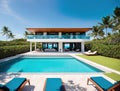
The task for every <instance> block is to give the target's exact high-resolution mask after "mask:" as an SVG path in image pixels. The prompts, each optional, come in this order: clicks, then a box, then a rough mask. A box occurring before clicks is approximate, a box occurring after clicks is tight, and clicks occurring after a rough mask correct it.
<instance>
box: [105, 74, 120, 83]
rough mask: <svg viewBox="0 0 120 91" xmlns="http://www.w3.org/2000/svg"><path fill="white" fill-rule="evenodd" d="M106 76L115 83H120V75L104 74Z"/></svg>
mask: <svg viewBox="0 0 120 91" xmlns="http://www.w3.org/2000/svg"><path fill="white" fill-rule="evenodd" d="M104 74H105V75H106V76H108V77H110V78H112V79H113V80H115V81H120V75H119V74H116V73H104Z"/></svg>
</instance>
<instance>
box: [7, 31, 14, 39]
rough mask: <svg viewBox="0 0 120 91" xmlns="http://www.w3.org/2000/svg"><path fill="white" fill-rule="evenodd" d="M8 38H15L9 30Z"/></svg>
mask: <svg viewBox="0 0 120 91" xmlns="http://www.w3.org/2000/svg"><path fill="white" fill-rule="evenodd" d="M8 38H10V39H14V38H15V35H13V33H12V32H11V31H10V32H9V36H8Z"/></svg>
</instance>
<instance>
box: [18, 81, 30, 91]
mask: <svg viewBox="0 0 120 91" xmlns="http://www.w3.org/2000/svg"><path fill="white" fill-rule="evenodd" d="M27 82H28V84H29V85H30V80H29V79H26V81H25V82H24V83H23V84H22V85H21V86H20V87H19V89H18V91H22V89H23V88H24V86H25V85H26V83H27Z"/></svg>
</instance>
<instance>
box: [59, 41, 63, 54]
mask: <svg viewBox="0 0 120 91" xmlns="http://www.w3.org/2000/svg"><path fill="white" fill-rule="evenodd" d="M58 43H59V52H63V47H62V45H63V43H62V42H58Z"/></svg>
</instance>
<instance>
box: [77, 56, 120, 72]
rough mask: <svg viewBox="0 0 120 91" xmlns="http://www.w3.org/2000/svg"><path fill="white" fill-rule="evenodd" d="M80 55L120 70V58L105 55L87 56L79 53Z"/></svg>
mask: <svg viewBox="0 0 120 91" xmlns="http://www.w3.org/2000/svg"><path fill="white" fill-rule="evenodd" d="M78 56H80V57H82V58H85V59H88V60H90V61H93V62H95V63H98V64H101V65H103V66H106V67H109V68H112V69H114V70H117V71H120V59H115V58H110V57H104V56H86V55H78Z"/></svg>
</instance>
